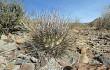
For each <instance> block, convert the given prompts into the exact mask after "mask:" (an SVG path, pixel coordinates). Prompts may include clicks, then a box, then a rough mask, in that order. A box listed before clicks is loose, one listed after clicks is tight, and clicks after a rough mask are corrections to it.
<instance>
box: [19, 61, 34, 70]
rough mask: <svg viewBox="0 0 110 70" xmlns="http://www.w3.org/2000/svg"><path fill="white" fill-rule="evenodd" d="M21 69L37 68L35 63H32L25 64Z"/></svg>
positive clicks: (32, 69) (31, 69)
mask: <svg viewBox="0 0 110 70" xmlns="http://www.w3.org/2000/svg"><path fill="white" fill-rule="evenodd" d="M19 70H35V65H34V64H32V63H28V64H23V65H21V67H20V69H19Z"/></svg>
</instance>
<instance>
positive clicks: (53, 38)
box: [25, 14, 71, 57]
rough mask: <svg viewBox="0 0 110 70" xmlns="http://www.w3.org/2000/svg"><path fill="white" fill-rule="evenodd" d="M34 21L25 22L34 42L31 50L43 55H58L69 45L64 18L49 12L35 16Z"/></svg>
mask: <svg viewBox="0 0 110 70" xmlns="http://www.w3.org/2000/svg"><path fill="white" fill-rule="evenodd" d="M34 21H35V22H34V23H33V22H32V23H28V24H25V26H26V28H27V29H28V30H29V31H30V36H31V38H32V40H33V41H32V42H33V43H34V44H35V45H34V47H33V48H34V49H32V50H35V49H36V50H35V51H38V50H39V51H40V52H44V53H45V56H47V55H49V56H52V57H59V56H61V55H62V54H63V53H64V51H65V49H67V47H70V46H71V42H70V40H71V39H70V37H68V34H69V31H68V24H66V23H67V21H66V20H63V19H61V18H60V17H58V16H56V15H55V14H51V15H48V16H47V15H42V16H40V17H37V19H36V20H34ZM35 55H37V54H35Z"/></svg>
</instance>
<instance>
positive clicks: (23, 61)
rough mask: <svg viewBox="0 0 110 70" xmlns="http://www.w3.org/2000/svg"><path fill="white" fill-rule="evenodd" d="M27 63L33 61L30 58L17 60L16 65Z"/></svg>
mask: <svg viewBox="0 0 110 70" xmlns="http://www.w3.org/2000/svg"><path fill="white" fill-rule="evenodd" d="M27 63H31V61H29V60H17V61H16V62H15V65H22V64H27Z"/></svg>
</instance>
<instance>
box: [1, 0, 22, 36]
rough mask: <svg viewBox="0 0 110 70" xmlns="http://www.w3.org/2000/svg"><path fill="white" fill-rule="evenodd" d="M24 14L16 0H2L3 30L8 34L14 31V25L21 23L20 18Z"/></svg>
mask: <svg viewBox="0 0 110 70" xmlns="http://www.w3.org/2000/svg"><path fill="white" fill-rule="evenodd" d="M22 16H23V9H22V8H21V6H20V4H18V3H16V2H12V3H8V2H7V1H0V24H1V26H2V31H3V32H4V33H5V34H7V33H8V32H12V31H13V30H14V27H15V26H16V25H18V24H20V19H21V17H22Z"/></svg>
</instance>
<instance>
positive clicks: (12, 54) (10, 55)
mask: <svg viewBox="0 0 110 70" xmlns="http://www.w3.org/2000/svg"><path fill="white" fill-rule="evenodd" d="M6 56H7V58H6V59H7V60H8V61H11V60H13V59H15V57H16V55H15V51H9V52H7V53H6Z"/></svg>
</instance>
